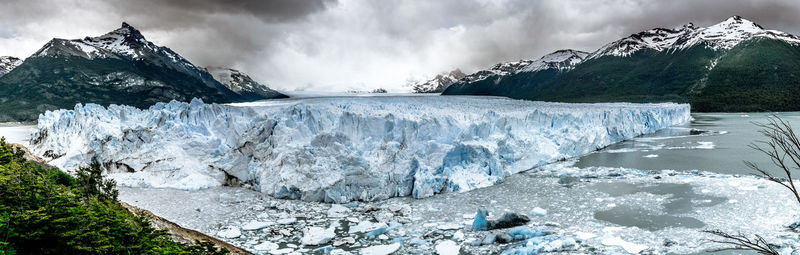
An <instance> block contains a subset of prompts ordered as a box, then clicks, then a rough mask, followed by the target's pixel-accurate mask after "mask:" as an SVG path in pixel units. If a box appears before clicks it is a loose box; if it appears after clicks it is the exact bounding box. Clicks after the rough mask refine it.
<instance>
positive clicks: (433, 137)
mask: <svg viewBox="0 0 800 255" xmlns="http://www.w3.org/2000/svg"><path fill="white" fill-rule="evenodd" d="M689 119H690V107H689V105H688V104H674V103H662V104H630V103H604V104H568V103H546V102H533V101H522V100H511V99H503V98H487V97H456V96H438V97H333V98H305V99H294V100H271V101H260V102H252V103H245V104H232V105H219V104H206V103H203V102H202V101H201V100H197V99H195V100H192V102H190V103H182V102H176V101H173V102H169V103H158V104H156V105H154V106H151V107H150V108H149V109H138V108H134V107H130V106H121V105H111V106H109V107H102V106H99V105H96V104H87V105H81V104H78V105H76V106H75V107H74V109H72V110H63V109H62V110H55V111H48V112H46V113H44V114H42V115H40V117H39V120H38V126H37V129H36V131H35V132H34V134H33V135H32V138H31V145H30V148H31V149H32V151H33V152H34V153H35V154H36V155H38V156H40V157H42V158H44V159H47V160H48V161H49V163H50V164H52V165H54V166H56V167H59V168H60V169H62V170H64V171H67V172H72V171H74V170H75V169H77V168H79V167H81V166H86V165H88V164H90V163H91V162H95V161H96V162H100V163H101V164H102V166H103V167H104V168H105V169H106V170H107V171H108V172H109V176H110V177H111V178H113V179H115V180H117V182H118V184H120V185H124V186H132V187H154V188H176V189H187V190H193V189H202V188H208V187H215V186H223V185H245V186H248V187H252V188H253V189H255V190H258V191H261V192H263V193H265V194H268V195H272V196H274V197H277V198H287V199H303V200H306V201H325V202H334V203H347V202H350V201H375V200H382V199H387V198H390V197H396V196H413V197H415V198H423V197H429V196H432V195H434V194H438V193H443V192H462V191H467V190H472V189H476V188H481V187H487V186H490V185H494V184H498V183H500V182H502V181H503V179H504V178H505V177H507V176H509V175H512V174H515V173H518V172H521V171H525V170H528V169H531V168H535V167H539V166H542V165H545V164H548V163H552V162H555V161H559V160H563V159H568V158H573V157H577V156H581V155H584V154H587V153H590V152H592V151H595V150H597V149H599V148H603V147H605V146H608V145H610V144H613V143H616V142H619V141H622V140H624V139H628V138H632V137H635V136H639V135H642V134H647V133H652V132H655V131H657V130H659V129H661V128H665V127H668V126H672V125H676V124H681V123H684V122H686V121H688V120H689Z"/></svg>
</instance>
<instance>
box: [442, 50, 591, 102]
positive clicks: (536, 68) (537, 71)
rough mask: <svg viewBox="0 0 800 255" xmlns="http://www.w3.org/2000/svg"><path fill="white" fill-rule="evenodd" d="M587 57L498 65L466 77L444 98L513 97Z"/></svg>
mask: <svg viewBox="0 0 800 255" xmlns="http://www.w3.org/2000/svg"><path fill="white" fill-rule="evenodd" d="M588 55H589V53H587V52H583V51H578V50H571V49H567V50H559V51H556V52H553V53H550V54H547V55H545V56H543V57H541V58H540V59H537V60H520V61H514V62H506V63H500V64H497V65H495V66H493V67H492V68H490V69H487V70H482V71H478V72H476V73H473V74H470V75H467V76H466V77H465V78H463V79H461V80H459V81H457V82H455V83H453V84H452V85H450V87H448V88H447V90H446V91H445V92H443V94H451V95H452V94H463V95H494V96H508V97H513V95H514V94H516V93H518V91H520V90H532V89H535V87H531V86H530V85H531V84H533V85H535V84H539V83H544V82H548V81H550V80H552V79H553V78H555V77H556V76H558V75H559V74H561V73H563V72H566V71H569V70H571V69H572V68H574V67H575V66H576V65H577V64H580V63H581V62H582V61H583V60H584V59H585V58H586V57H587V56H588ZM507 78H513V79H516V80H517V81H515V80H508V79H507ZM501 81H502V82H501Z"/></svg>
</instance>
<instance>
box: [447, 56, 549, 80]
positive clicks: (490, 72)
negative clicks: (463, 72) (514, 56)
mask: <svg viewBox="0 0 800 255" xmlns="http://www.w3.org/2000/svg"><path fill="white" fill-rule="evenodd" d="M531 63H533V60H524V59H523V60H519V61H511V62H503V63H499V64H496V65H494V66H492V67H491V68H489V69H486V70H480V71H477V72H475V73H472V74H470V75H467V76H466V77H464V78H462V79H461V80H462V81H463V82H476V81H481V80H484V79H486V78H489V77H492V76H504V75H509V74H514V73H517V72H518V71H519V70H520V69H522V68H524V67H526V66H528V65H530V64H531Z"/></svg>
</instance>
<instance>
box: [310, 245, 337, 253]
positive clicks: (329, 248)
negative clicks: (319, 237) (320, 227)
mask: <svg viewBox="0 0 800 255" xmlns="http://www.w3.org/2000/svg"><path fill="white" fill-rule="evenodd" d="M332 250H333V246H330V245H328V246H323V247H319V248H316V249H314V250H312V251H311V252H313V253H317V254H328V253H330V252H331V251H332Z"/></svg>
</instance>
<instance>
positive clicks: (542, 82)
mask: <svg viewBox="0 0 800 255" xmlns="http://www.w3.org/2000/svg"><path fill="white" fill-rule="evenodd" d="M550 56H552V57H554V59H556V60H562V59H564V58H563V57H562V58H555V57H557V56H559V55H557V54H551V55H550ZM548 58H549V57H548V56H545V57H544V58H543V59H548ZM798 59H800V37H798V36H795V35H791V34H788V33H784V32H781V31H776V30H769V29H765V28H764V27H762V26H761V25H758V24H756V23H754V22H752V21H749V20H747V19H744V18H742V17H739V16H733V17H730V18H728V19H726V20H724V21H722V22H720V23H718V24H714V25H712V26H708V27H698V26H695V25H694V24H692V23H688V24H686V25H683V26H679V27H675V28H654V29H650V30H646V31H642V32H639V33H636V34H633V35H631V36H628V37H625V38H621V39H619V40H616V41H614V42H611V43H609V44H606V45H604V46H603V47H601V48H599V49H598V50H596V51H594V52H593V53H591V54H589V55H588V56H586V55H576V56H575V57H573V58H572V59H571V60H569V61H568V63H566V65H563V66H564V68H558V67H559V65H555V66H554V65H543V64H542V63H545V62H547V61H534V62H530V63H529V64H528V65H527V66H526V67H524V68H519V69H518V70H517V71H507V70H504V71H505V72H492V71H491V70H494V69H497V66H496V67H495V68H493V69H491V70H490V71H481V72H479V73H477V74H474V75H473V76H476V77H478V79H473V80H468V79H462V80H461V81H459V82H457V83H455V84H453V85H451V86H450V87H449V88H448V89H447V90H445V91H444V92H443V93H442V94H445V95H493V96H507V97H512V98H521V99H531V100H541V101H561V102H563V101H567V102H619V101H623V102H664V101H679V102H691V103H692V109H693V110H700V111H795V110H800V98H798V97H794V96H788V95H794V94H797V93H800V87H798V86H797V84H800V61H798ZM512 63H519V62H512ZM498 66H500V65H498ZM512 66H517V67H518V66H521V65H512ZM542 66H546V67H544V68H538V67H542ZM554 68H556V69H554ZM552 70H559V71H556V72H554V71H552ZM495 74H503V75H498V76H497V77H496V78H493V79H486V80H485V81H484V80H481V79H480V78H484V79H485V78H488V77H491V75H495ZM468 77H469V76H468Z"/></svg>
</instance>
